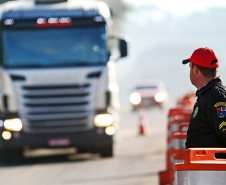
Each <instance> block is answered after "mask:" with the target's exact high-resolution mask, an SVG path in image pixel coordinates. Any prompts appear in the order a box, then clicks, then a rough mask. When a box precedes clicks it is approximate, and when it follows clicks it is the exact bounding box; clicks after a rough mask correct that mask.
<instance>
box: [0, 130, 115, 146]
mask: <svg viewBox="0 0 226 185" xmlns="http://www.w3.org/2000/svg"><path fill="white" fill-rule="evenodd" d="M113 140H114V135H110V136H109V135H107V134H106V133H105V131H104V128H96V129H92V130H89V131H83V132H69V133H45V134H44V133H42V134H34V133H24V132H19V133H17V132H12V138H11V139H10V140H4V139H3V138H2V137H0V148H8V149H10V148H11V149H13V148H24V147H26V148H32V149H35V148H56V147H57V148H63V147H80V146H83V147H84V146H101V145H108V144H112V143H113Z"/></svg>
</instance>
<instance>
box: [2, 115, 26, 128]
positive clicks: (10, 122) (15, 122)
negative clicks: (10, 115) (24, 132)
mask: <svg viewBox="0 0 226 185" xmlns="http://www.w3.org/2000/svg"><path fill="white" fill-rule="evenodd" d="M4 127H5V129H7V130H10V131H21V129H22V127H23V125H22V122H21V120H20V119H19V118H14V119H6V120H5V121H4Z"/></svg>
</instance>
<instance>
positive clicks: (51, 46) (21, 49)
mask: <svg viewBox="0 0 226 185" xmlns="http://www.w3.org/2000/svg"><path fill="white" fill-rule="evenodd" d="M108 57H109V55H108V51H107V44H106V32H105V27H104V26H98V27H83V28H81V27H79V28H75V27H68V28H41V29H37V28H36V29H35V28H30V29H26V30H25V29H5V30H4V31H3V66H4V67H8V68H11V67H12V68H20V67H37V68H38V67H58V66H86V65H104V64H106V63H107V61H108Z"/></svg>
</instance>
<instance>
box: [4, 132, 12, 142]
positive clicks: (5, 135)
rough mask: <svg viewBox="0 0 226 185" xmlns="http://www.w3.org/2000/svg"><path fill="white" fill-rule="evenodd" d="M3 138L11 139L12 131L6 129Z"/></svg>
mask: <svg viewBox="0 0 226 185" xmlns="http://www.w3.org/2000/svg"><path fill="white" fill-rule="evenodd" d="M2 138H3V139H5V140H10V139H11V138H12V134H11V132H9V131H4V132H3V133H2Z"/></svg>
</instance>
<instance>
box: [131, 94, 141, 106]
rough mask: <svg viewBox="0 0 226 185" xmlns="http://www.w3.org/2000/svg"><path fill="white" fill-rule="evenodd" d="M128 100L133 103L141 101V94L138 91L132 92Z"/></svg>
mask: <svg viewBox="0 0 226 185" xmlns="http://www.w3.org/2000/svg"><path fill="white" fill-rule="evenodd" d="M129 101H130V103H132V104H133V105H138V104H140V102H141V96H140V94H139V93H137V92H134V93H132V94H131V95H130V96H129Z"/></svg>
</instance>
